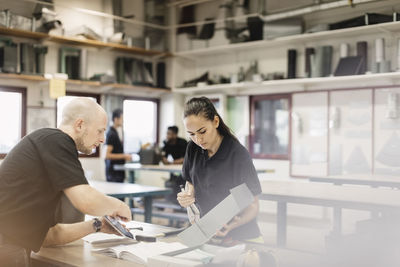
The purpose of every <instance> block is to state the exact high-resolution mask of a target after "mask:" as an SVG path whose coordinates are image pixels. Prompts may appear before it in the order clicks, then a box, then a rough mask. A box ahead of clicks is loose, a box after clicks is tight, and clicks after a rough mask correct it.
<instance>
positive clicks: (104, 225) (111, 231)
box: [100, 216, 129, 236]
mask: <svg viewBox="0 0 400 267" xmlns="http://www.w3.org/2000/svg"><path fill="white" fill-rule="evenodd" d="M121 225H122V226H123V227H124V228H125V229H126V230H127V231H129V230H128V228H126V226H125V225H124V224H122V223H121ZM100 232H102V233H106V234H114V235H119V236H121V234H120V233H118V232H117V230H115V229H114V228H113V227H112V226H111V225H110V224H109V223H108V222H107V221H106V220H105V219H104V216H103V217H101V229H100Z"/></svg>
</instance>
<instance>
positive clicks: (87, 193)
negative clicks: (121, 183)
mask: <svg viewBox="0 0 400 267" xmlns="http://www.w3.org/2000/svg"><path fill="white" fill-rule="evenodd" d="M106 125H107V116H106V113H105V111H104V110H103V109H102V108H101V106H100V105H98V104H97V103H95V102H94V101H92V100H90V99H87V98H76V99H74V100H72V101H71V102H70V103H68V104H67V105H66V106H65V108H64V110H63V114H62V122H61V125H60V126H59V128H58V129H51V128H43V129H39V130H37V131H35V132H33V133H31V134H29V135H27V136H25V137H24V138H23V139H22V140H21V141H20V142H19V143H18V144H17V145H16V146H15V147H14V148H13V149H12V150H11V151H10V152H9V153H8V154H7V156H6V157H5V159H4V161H3V162H2V164H1V165H0V235H1V239H2V243H3V246H7V245H10V246H18V247H20V248H21V249H25V250H26V251H27V253H28V255H30V251H31V250H33V251H35V252H37V251H39V250H40V248H41V246H51V245H60V244H65V243H68V242H72V241H74V240H77V239H80V238H82V237H84V236H85V235H87V234H90V233H93V232H96V231H103V232H109V230H110V229H109V228H107V227H105V225H104V223H102V221H101V220H98V219H94V220H92V221H86V222H79V223H74V224H61V223H58V221H57V219H56V217H57V216H56V208H57V206H58V205H59V204H60V203H59V202H60V198H61V195H62V194H63V193H64V194H65V195H66V196H67V197H68V199H69V200H70V201H71V203H72V204H73V205H74V207H75V208H77V209H78V210H79V211H81V212H82V213H85V214H90V215H93V216H103V215H112V216H119V217H121V218H122V219H123V220H125V221H127V220H131V217H132V216H131V211H130V209H129V207H128V206H127V205H126V204H125V203H123V202H121V201H119V200H118V199H116V198H113V197H109V196H106V195H104V194H102V193H100V192H98V191H97V190H96V189H94V188H93V187H91V186H90V185H89V184H88V181H87V180H86V178H85V176H84V171H83V169H82V165H81V163H80V161H79V159H78V151H80V152H82V153H85V154H91V153H92V151H93V149H95V148H96V147H98V146H99V145H100V144H102V143H103V142H104V132H105V130H106Z"/></svg>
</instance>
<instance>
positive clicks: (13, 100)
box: [0, 92, 22, 154]
mask: <svg viewBox="0 0 400 267" xmlns="http://www.w3.org/2000/svg"><path fill="white" fill-rule="evenodd" d="M21 120H22V94H21V93H18V92H0V125H3V126H5V127H4V128H3V129H6V130H3V131H2V133H1V135H0V154H7V153H8V152H9V151H10V150H11V148H12V147H14V146H15V145H16V144H17V143H18V142H19V140H20V139H21V124H22V122H21Z"/></svg>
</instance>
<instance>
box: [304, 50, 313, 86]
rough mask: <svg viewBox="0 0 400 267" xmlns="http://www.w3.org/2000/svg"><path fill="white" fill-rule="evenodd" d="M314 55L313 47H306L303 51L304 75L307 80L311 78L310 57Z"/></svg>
mask: <svg viewBox="0 0 400 267" xmlns="http://www.w3.org/2000/svg"><path fill="white" fill-rule="evenodd" d="M312 55H315V49H314V48H313V47H307V48H306V51H305V67H304V69H305V74H306V77H307V78H310V77H311V57H312Z"/></svg>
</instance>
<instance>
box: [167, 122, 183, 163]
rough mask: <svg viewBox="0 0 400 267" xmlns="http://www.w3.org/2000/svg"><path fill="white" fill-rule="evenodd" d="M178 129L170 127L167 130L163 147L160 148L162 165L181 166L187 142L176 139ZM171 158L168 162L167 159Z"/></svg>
mask: <svg viewBox="0 0 400 267" xmlns="http://www.w3.org/2000/svg"><path fill="white" fill-rule="evenodd" d="M178 131H179V129H178V127H177V126H170V127H168V130H167V139H166V140H165V141H164V147H163V148H162V152H163V157H162V162H163V163H164V164H182V163H183V158H184V157H185V152H186V146H187V141H186V140H185V139H183V138H180V137H178ZM169 156H171V157H172V159H173V160H172V161H169V160H168V157H169Z"/></svg>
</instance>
